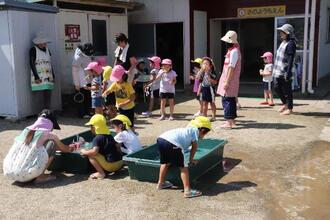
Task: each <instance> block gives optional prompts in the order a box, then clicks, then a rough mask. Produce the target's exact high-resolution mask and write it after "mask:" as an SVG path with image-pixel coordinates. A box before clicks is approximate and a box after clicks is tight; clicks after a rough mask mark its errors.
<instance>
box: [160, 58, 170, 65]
mask: <svg viewBox="0 0 330 220" xmlns="http://www.w3.org/2000/svg"><path fill="white" fill-rule="evenodd" d="M162 65H171V66H172V60H170V59H163V60H162Z"/></svg>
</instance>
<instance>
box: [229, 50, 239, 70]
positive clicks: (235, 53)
mask: <svg viewBox="0 0 330 220" xmlns="http://www.w3.org/2000/svg"><path fill="white" fill-rule="evenodd" d="M237 61H238V51H237V50H232V51H231V52H230V62H229V66H230V67H233V68H235V66H236V63H237Z"/></svg>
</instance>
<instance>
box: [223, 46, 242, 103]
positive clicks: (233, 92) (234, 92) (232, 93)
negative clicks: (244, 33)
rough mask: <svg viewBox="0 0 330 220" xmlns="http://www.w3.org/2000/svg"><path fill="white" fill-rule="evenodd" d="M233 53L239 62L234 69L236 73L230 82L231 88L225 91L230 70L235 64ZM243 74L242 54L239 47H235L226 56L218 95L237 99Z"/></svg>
mask: <svg viewBox="0 0 330 220" xmlns="http://www.w3.org/2000/svg"><path fill="white" fill-rule="evenodd" d="M233 53H237V55H238V56H237V62H236V64H235V67H234V73H233V76H232V79H231V81H230V82H229V87H228V89H227V90H225V89H224V83H225V82H226V81H227V77H228V68H229V67H230V66H231V65H232V64H233V61H232V60H231V59H233V57H236V56H233ZM240 74H241V52H240V50H239V45H235V46H234V47H232V48H229V49H228V52H227V54H226V56H225V61H224V65H223V70H222V74H221V77H220V82H219V85H218V90H217V93H218V94H219V95H221V96H226V97H237V96H238V90H239V77H240Z"/></svg>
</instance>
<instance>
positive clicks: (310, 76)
mask: <svg viewBox="0 0 330 220" xmlns="http://www.w3.org/2000/svg"><path fill="white" fill-rule="evenodd" d="M315 14H316V0H312V11H311V31H310V37H309V39H310V41H309V59H308V62H309V64H308V68H309V70H308V88H307V91H308V92H309V93H311V94H313V93H314V90H313V66H314V60H313V58H314V42H315V41H314V36H315Z"/></svg>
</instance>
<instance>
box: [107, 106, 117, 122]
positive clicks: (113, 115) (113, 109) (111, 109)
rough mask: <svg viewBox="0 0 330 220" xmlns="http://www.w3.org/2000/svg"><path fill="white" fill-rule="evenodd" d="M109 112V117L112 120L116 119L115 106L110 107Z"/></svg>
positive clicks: (108, 107)
mask: <svg viewBox="0 0 330 220" xmlns="http://www.w3.org/2000/svg"><path fill="white" fill-rule="evenodd" d="M107 110H108V115H109V118H110V119H111V118H114V117H116V115H117V109H116V107H115V106H114V105H108V106H107Z"/></svg>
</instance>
